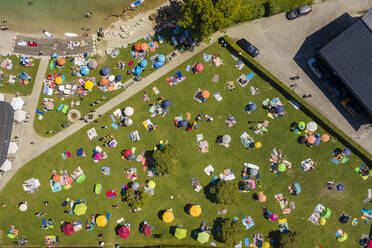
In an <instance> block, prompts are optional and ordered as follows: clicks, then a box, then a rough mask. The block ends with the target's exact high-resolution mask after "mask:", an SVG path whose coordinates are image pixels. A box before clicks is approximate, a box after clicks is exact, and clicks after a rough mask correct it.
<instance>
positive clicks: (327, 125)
mask: <svg viewBox="0 0 372 248" xmlns="http://www.w3.org/2000/svg"><path fill="white" fill-rule="evenodd" d="M223 39H224V40H225V42H226V43H227V48H228V49H229V50H230V51H231V52H233V53H237V52H240V53H241V57H242V59H243V60H244V63H246V64H247V65H248V66H249V67H250V68H251V69H252V70H253V71H254V72H255V73H256V74H257V75H258V76H260V77H261V78H262V79H263V80H265V81H266V82H268V83H269V84H270V85H271V86H273V87H274V88H275V89H277V90H278V91H279V92H280V93H281V94H283V95H284V96H285V97H286V98H287V99H293V100H295V101H296V102H298V103H299V104H300V105H301V107H300V109H301V110H302V111H303V112H304V113H305V114H307V115H308V116H309V117H310V118H312V119H313V120H314V121H315V122H317V123H318V124H319V125H320V126H322V127H323V128H324V129H325V130H326V131H327V132H328V133H329V134H331V135H332V136H334V137H336V138H337V139H338V140H339V141H340V142H341V143H343V145H345V146H346V147H348V148H350V149H351V150H352V152H353V153H354V154H356V155H357V156H359V157H360V158H361V159H362V160H364V162H365V163H366V164H367V165H370V166H371V165H372V155H371V154H370V153H368V152H367V151H366V150H365V149H364V148H363V147H361V146H360V145H359V144H358V143H356V142H355V141H354V140H352V139H351V138H349V137H348V136H347V135H346V134H345V133H344V132H343V131H342V130H340V129H339V128H338V127H336V126H335V125H334V124H333V123H331V122H330V121H328V120H327V119H326V118H324V117H323V116H322V115H321V114H320V113H319V112H318V111H317V110H315V109H314V108H313V107H312V106H310V105H309V104H308V103H306V102H305V101H304V100H303V99H302V98H301V97H299V96H298V95H297V94H296V93H294V92H293V91H292V90H291V89H289V88H288V87H287V86H286V85H285V84H284V83H283V82H281V81H280V80H279V79H278V78H276V77H275V76H274V75H273V74H271V73H270V72H269V71H268V70H266V69H265V68H264V67H263V66H262V65H261V64H259V63H258V62H257V61H256V60H254V59H253V58H252V57H251V56H249V55H248V54H247V53H246V52H245V51H244V50H242V49H241V48H240V47H239V46H238V45H236V44H235V42H234V41H233V40H232V39H231V38H230V37H229V36H227V35H226V36H224V37H223Z"/></svg>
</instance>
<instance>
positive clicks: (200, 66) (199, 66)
mask: <svg viewBox="0 0 372 248" xmlns="http://www.w3.org/2000/svg"><path fill="white" fill-rule="evenodd" d="M203 70H204V65H203V64H196V66H195V71H197V72H201V71H203Z"/></svg>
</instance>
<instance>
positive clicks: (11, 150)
mask: <svg viewBox="0 0 372 248" xmlns="http://www.w3.org/2000/svg"><path fill="white" fill-rule="evenodd" d="M17 150H18V146H17V143H15V142H10V143H9V148H8V153H10V154H14V153H16V152H17Z"/></svg>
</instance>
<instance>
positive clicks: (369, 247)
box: [367, 240, 372, 248]
mask: <svg viewBox="0 0 372 248" xmlns="http://www.w3.org/2000/svg"><path fill="white" fill-rule="evenodd" d="M367 247H368V248H372V240H370V241H368V246H367Z"/></svg>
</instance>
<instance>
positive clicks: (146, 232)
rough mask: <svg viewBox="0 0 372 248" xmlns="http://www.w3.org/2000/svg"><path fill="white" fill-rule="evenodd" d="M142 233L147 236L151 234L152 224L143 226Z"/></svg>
mask: <svg viewBox="0 0 372 248" xmlns="http://www.w3.org/2000/svg"><path fill="white" fill-rule="evenodd" d="M142 233H143V235H145V236H146V237H148V236H150V235H151V226H150V225H149V224H145V225H143V226H142Z"/></svg>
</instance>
